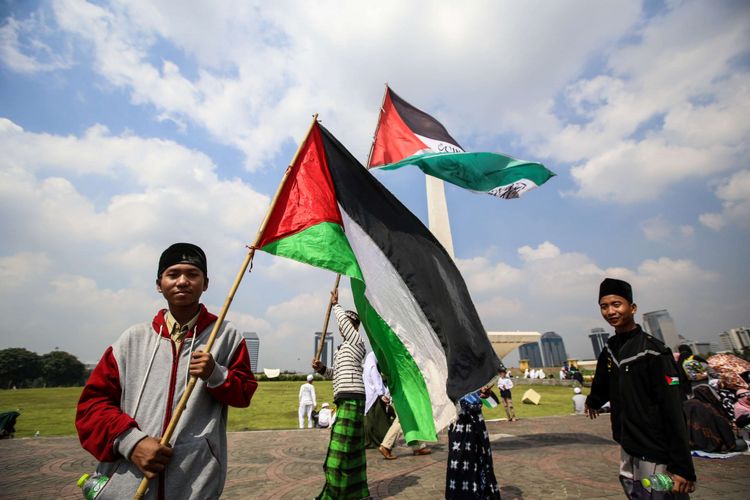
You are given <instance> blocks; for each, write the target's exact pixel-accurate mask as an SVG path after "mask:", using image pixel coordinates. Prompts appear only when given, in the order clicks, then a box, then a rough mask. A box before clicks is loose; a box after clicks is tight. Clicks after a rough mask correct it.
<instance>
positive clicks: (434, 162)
mask: <svg viewBox="0 0 750 500" xmlns="http://www.w3.org/2000/svg"><path fill="white" fill-rule="evenodd" d="M407 165H416V166H417V167H419V168H420V169H421V170H422V171H423V172H424V173H425V174H429V175H432V176H434V177H437V178H439V179H443V180H444V181H447V182H450V183H451V184H456V185H457V186H461V187H462V188H465V189H470V190H472V191H478V192H484V193H488V194H491V195H493V196H497V197H498V198H507V199H510V198H518V197H520V196H521V195H522V194H523V193H525V192H526V191H528V190H530V189H534V188H535V187H537V186H541V185H542V184H544V183H545V182H547V180H548V179H549V178H550V177H552V176H554V175H555V174H554V173H552V172H550V171H549V170H547V169H546V168H545V167H544V165H542V164H541V163H535V162H529V161H523V160H516V159H513V158H511V157H510V156H505V155H501V154H497V153H466V152H464V149H463V148H462V147H461V146H460V145H459V144H458V141H456V140H455V139H454V138H453V137H451V135H450V134H449V133H448V131H447V130H446V129H445V127H443V125H442V124H441V123H440V122H438V121H437V120H436V119H435V118H433V117H431V116H430V115H428V114H427V113H425V112H424V111H421V110H419V109H417V108H415V107H414V106H412V105H411V104H409V103H408V102H406V101H404V100H403V99H401V98H400V97H399V96H398V95H397V94H396V93H395V92H394V91H393V90H391V89H390V88H389V87H386V90H385V99H384V100H383V107H382V108H381V110H380V118H379V121H378V127H377V130H376V131H375V143H374V144H373V148H372V154H371V155H370V164H369V165H368V168H374V167H381V168H383V169H386V170H394V169H397V168H401V167H405V166H407Z"/></svg>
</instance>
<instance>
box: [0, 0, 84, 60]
mask: <svg viewBox="0 0 750 500" xmlns="http://www.w3.org/2000/svg"><path fill="white" fill-rule="evenodd" d="M44 17H45V16H44V13H43V11H41V10H40V11H39V12H35V13H32V14H31V15H30V16H29V17H28V18H27V19H25V20H18V19H16V18H15V17H13V16H11V17H8V18H6V19H4V20H3V22H4V25H3V26H0V60H1V61H2V62H3V64H5V65H6V66H7V67H8V68H10V69H11V70H13V71H17V72H19V73H25V74H32V73H41V72H51V71H57V70H63V69H68V68H70V67H71V66H72V65H73V61H72V55H73V54H72V49H71V47H70V46H69V45H68V44H67V43H65V42H61V41H60V40H57V41H56V43H54V44H52V43H49V42H47V41H45V39H44V38H45V37H47V36H50V34H51V30H50V28H49V27H48V26H47V23H46V22H45V18H44Z"/></svg>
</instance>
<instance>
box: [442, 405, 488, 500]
mask: <svg viewBox="0 0 750 500" xmlns="http://www.w3.org/2000/svg"><path fill="white" fill-rule="evenodd" d="M460 404H461V408H460V410H459V412H458V419H457V420H456V422H454V423H452V424H451V426H450V427H449V428H448V446H449V448H448V470H447V472H446V474H445V498H447V499H459V498H461V499H480V498H482V499H484V498H487V499H493V500H494V499H499V498H500V488H499V487H498V486H497V480H496V479H495V470H494V469H493V465H492V448H491V447H490V439H489V435H488V434H487V426H486V425H485V423H484V417H483V416H482V404H481V403H479V404H471V403H468V402H466V401H461V402H460Z"/></svg>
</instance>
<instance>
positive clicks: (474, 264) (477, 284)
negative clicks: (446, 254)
mask: <svg viewBox="0 0 750 500" xmlns="http://www.w3.org/2000/svg"><path fill="white" fill-rule="evenodd" d="M456 265H457V266H458V267H459V269H460V270H461V273H462V274H463V276H464V277H465V279H466V284H467V285H468V287H469V288H470V289H471V290H472V291H473V292H474V293H478V294H481V293H485V292H492V291H499V290H508V289H513V287H515V286H517V285H519V284H520V283H521V282H522V281H523V272H521V270H519V269H516V268H514V267H512V266H509V265H508V264H506V263H504V262H497V263H493V262H491V261H490V259H488V258H487V257H474V258H472V259H457V260H456Z"/></svg>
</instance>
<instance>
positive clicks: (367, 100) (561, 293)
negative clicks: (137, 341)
mask: <svg viewBox="0 0 750 500" xmlns="http://www.w3.org/2000/svg"><path fill="white" fill-rule="evenodd" d="M0 13H1V14H2V20H1V21H0V150H1V151H3V154H2V155H0V176H1V177H2V180H1V181H0V314H1V315H2V317H3V318H4V326H3V329H2V335H1V336H0V348H3V347H12V346H13V347H15V346H21V347H26V348H29V349H31V350H34V351H37V352H39V353H45V352H48V351H50V350H52V349H54V348H56V347H58V348H60V349H63V350H67V351H70V352H72V353H74V354H76V355H77V356H79V357H80V358H81V359H82V360H84V361H95V360H97V359H98V358H99V356H100V355H101V353H102V352H103V351H104V349H105V348H106V347H107V345H109V344H110V343H111V342H112V341H113V340H114V339H115V338H117V336H118V335H119V334H120V332H121V331H122V330H124V329H125V328H126V327H127V326H129V325H131V324H133V323H136V322H139V321H143V320H146V319H149V318H150V317H152V315H153V314H154V312H155V311H156V309H157V308H158V307H160V306H161V305H162V302H163V301H162V299H161V297H160V296H159V295H158V294H157V293H156V291H155V286H154V279H155V272H156V262H157V260H158V256H159V254H160V252H161V250H163V248H165V247H166V246H167V245H168V244H170V243H172V242H174V241H193V242H195V243H198V244H200V245H201V246H203V247H204V248H205V249H206V251H207V253H208V256H209V276H210V278H211V283H210V287H209V290H208V292H207V294H206V296H205V302H206V303H207V304H208V305H209V306H210V307H211V308H212V309H213V310H215V311H218V310H219V308H220V306H221V304H222V303H223V301H224V298H225V296H226V294H227V292H228V290H229V288H230V285H231V282H232V280H233V279H234V276H235V275H236V273H237V271H238V269H239V266H240V264H241V262H242V259H243V257H244V255H245V252H246V250H245V247H244V246H245V245H246V244H250V243H252V241H253V239H254V237H255V234H256V232H257V229H258V226H259V224H260V221H261V219H262V217H263V215H264V213H265V210H266V208H267V206H268V203H269V201H270V198H271V196H272V195H273V192H274V191H275V189H276V186H277V184H278V182H279V180H280V178H281V174H282V172H283V169H284V168H285V167H286V165H287V164H288V162H289V161H290V160H291V158H292V155H293V154H294V150H295V148H296V145H297V144H298V142H299V141H300V140H301V139H302V135H303V134H304V131H305V130H306V128H307V127H308V125H309V122H310V119H311V116H312V114H313V113H319V115H320V118H321V120H322V122H323V123H324V124H325V125H326V126H327V127H328V128H329V130H331V131H332V132H333V133H334V134H336V135H337V136H338V137H339V139H340V140H341V141H342V142H343V143H344V144H345V145H347V147H348V148H349V149H350V150H351V151H352V153H354V154H355V156H357V157H358V158H360V159H361V160H362V161H364V160H365V158H366V155H367V152H368V150H369V146H370V141H371V138H372V133H373V130H374V127H375V123H376V119H377V112H378V106H379V104H380V102H381V99H382V92H383V84H384V83H385V82H389V83H390V85H391V86H392V87H393V89H394V90H395V91H396V92H398V93H399V95H401V96H402V97H404V98H405V99H406V100H408V101H410V102H411V103H412V104H414V105H415V106H417V107H419V108H421V109H423V110H425V111H427V112H429V113H431V114H433V115H434V116H436V117H437V118H438V119H439V120H441V121H442V122H443V124H444V125H445V126H446V127H447V128H448V130H449V131H450V132H451V133H452V135H453V136H454V137H456V139H457V140H458V141H459V142H460V143H461V144H462V145H463V146H464V148H465V149H467V150H469V151H471V150H477V151H478V150H486V151H497V152H504V153H507V154H509V155H511V156H514V157H517V158H523V159H529V160H536V161H541V162H543V163H544V164H545V165H546V166H548V168H550V169H551V170H553V171H554V172H556V173H557V176H556V177H554V178H553V179H552V180H550V181H549V182H548V183H547V184H546V185H544V186H542V187H541V188H540V189H537V190H534V191H532V192H530V193H527V194H526V195H525V196H524V197H523V198H521V199H520V200H512V201H505V200H498V199H494V198H492V197H490V196H486V195H477V194H473V193H469V192H467V191H463V190H461V189H458V188H455V187H453V186H447V189H446V193H447V199H448V206H449V211H450V217H451V225H452V230H453V238H454V247H455V252H456V260H457V264H458V266H459V268H460V269H461V271H462V273H463V275H464V277H465V279H466V281H467V284H468V286H469V289H470V291H471V294H472V297H473V298H474V302H475V304H476V306H477V309H478V310H479V312H480V316H481V317H482V321H483V323H484V325H485V327H486V328H487V329H488V330H491V331H503V330H509V331H514V330H521V331H529V330H531V331H539V332H545V331H549V330H553V331H556V332H557V333H559V334H560V335H561V336H562V337H563V339H564V340H565V342H566V347H567V349H568V354H569V355H570V356H572V357H577V358H580V359H587V358H591V357H592V355H593V353H592V350H591V346H590V343H589V340H588V333H589V330H590V329H591V328H593V327H597V326H604V327H606V326H607V325H605V324H604V323H603V321H602V320H601V318H600V317H599V315H598V311H597V306H596V291H597V286H598V283H599V282H600V281H601V279H602V278H603V277H604V276H607V275H609V276H618V277H621V278H624V279H627V280H629V281H630V282H631V283H633V285H634V288H635V296H636V302H637V303H638V305H639V307H640V312H647V311H651V310H656V309H668V310H669V311H670V313H671V314H672V317H673V319H674V321H675V323H676V326H677V328H678V331H679V332H680V333H681V334H682V335H683V336H685V337H687V338H690V339H694V340H704V341H713V342H716V340H717V335H718V333H720V332H721V331H724V330H726V329H728V328H733V327H737V326H743V325H744V326H747V325H749V324H750V285H749V283H750V271H749V270H748V265H747V264H748V257H747V255H748V250H747V248H748V246H749V245H748V243H750V238H748V236H749V235H748V232H749V231H750V164H748V158H749V157H750V155H748V153H750V151H749V149H750V120H749V119H748V116H750V5H748V4H747V2H743V1H734V2H731V1H725V2H721V1H719V2H699V1H665V2H653V1H649V2H645V3H644V4H638V3H637V2H632V1H623V2H616V1H613V2H599V1H569V2H543V1H539V2H533V1H530V2H510V1H509V2H501V1H500V2H496V1H487V2H470V3H464V4H460V3H456V2H408V3H404V2H395V1H394V2H391V1H383V2H377V3H375V4H367V5H362V4H358V3H354V2H352V3H340V2H314V3H313V2H301V1H300V2H283V1H282V2H273V3H268V2H266V3H262V2H248V1H219V2H197V1H179V2H178V1H166V0H165V1H139V0H130V1H98V2H86V1H83V0H56V1H43V2H32V1H24V2H13V1H2V2H0ZM376 175H377V176H378V178H379V179H380V180H381V181H382V182H383V183H385V184H386V185H387V186H388V187H389V189H391V190H392V191H393V192H394V193H395V194H396V195H397V196H398V197H399V198H400V199H401V200H402V201H404V203H406V204H407V206H409V208H410V209H411V210H412V211H413V212H414V213H415V214H416V215H417V216H419V217H420V218H421V219H422V220H426V207H425V189H424V178H423V174H421V173H420V172H419V171H409V170H406V169H402V170H400V171H395V172H379V173H377V174H376ZM333 280H334V276H333V275H331V274H330V273H328V272H324V271H320V270H316V269H312V268H308V267H305V266H303V265H300V264H297V263H294V262H290V261H285V260H284V259H280V258H275V257H271V256H268V255H262V254H258V255H257V256H256V259H255V262H254V267H253V271H252V273H251V274H250V275H249V276H246V277H245V279H244V280H243V282H242V285H241V287H240V290H239V292H238V294H237V296H236V298H235V300H234V303H233V305H232V308H231V310H230V314H229V318H230V319H231V320H232V321H233V322H235V323H236V324H237V325H238V326H239V327H240V328H241V329H243V330H252V331H256V332H258V334H259V336H260V338H261V356H260V357H261V359H260V363H259V364H260V367H261V368H262V367H266V368H277V367H278V368H287V369H298V370H305V369H306V368H307V367H309V360H310V358H311V357H312V352H311V347H310V345H311V342H310V340H309V339H310V336H311V335H312V332H313V331H315V330H320V328H321V327H322V322H323V312H324V310H325V304H326V301H327V297H328V295H327V294H328V290H329V289H330V287H331V285H332V283H333ZM347 287H348V284H347V285H346V286H345V289H344V290H343V291H342V298H343V300H344V302H347V301H350V297H351V295H350V294H349V292H348V290H347V289H346V288H347ZM516 359H517V355H516V354H515V353H514V354H512V355H511V356H510V357H509V358H508V359H506V363H509V364H513V363H514V362H515V360H516Z"/></svg>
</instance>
